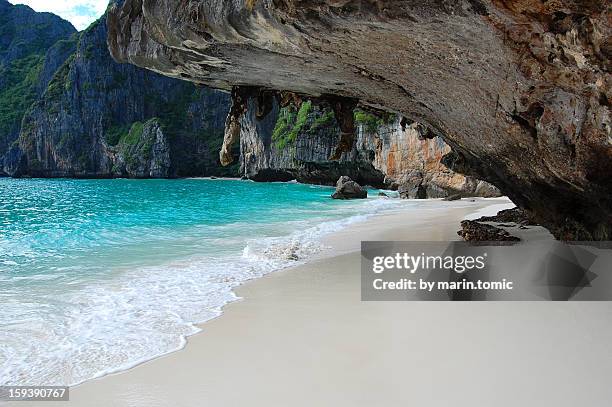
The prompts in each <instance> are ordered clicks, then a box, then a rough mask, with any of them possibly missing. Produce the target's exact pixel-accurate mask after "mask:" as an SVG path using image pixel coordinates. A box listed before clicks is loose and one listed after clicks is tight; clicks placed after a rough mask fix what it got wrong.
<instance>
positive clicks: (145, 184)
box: [0, 179, 405, 385]
mask: <svg viewBox="0 0 612 407" xmlns="http://www.w3.org/2000/svg"><path fill="white" fill-rule="evenodd" d="M331 192H332V189H331V188H327V187H318V186H309V185H301V184H291V183H272V184H256V183H252V182H246V181H235V180H202V179H186V180H37V179H31V180H13V179H0V304H1V306H0V384H20V385H69V384H76V383H80V382H82V381H84V380H87V379H91V378H94V377H99V376H101V375H104V374H106V373H110V372H114V371H118V370H123V369H126V368H129V367H131V366H134V365H136V364H138V363H141V362H143V361H145V360H149V359H152V358H154V357H156V356H159V355H162V354H165V353H168V352H171V351H173V350H177V349H180V348H181V347H182V346H184V344H185V337H186V336H188V335H191V334H194V333H196V332H198V328H197V327H196V326H195V325H194V324H195V323H200V322H204V321H206V320H209V319H211V318H214V317H216V316H218V315H220V313H221V308H222V306H223V305H224V304H226V303H228V302H230V301H233V300H235V299H236V297H235V295H234V293H233V291H232V289H233V288H234V287H236V286H237V285H239V284H241V283H243V282H244V281H247V280H249V279H252V278H257V277H260V276H262V275H264V274H266V273H269V272H272V271H275V270H279V269H282V268H285V267H288V266H292V265H295V264H298V263H300V262H303V261H305V260H307V259H308V258H309V257H311V256H312V255H314V254H316V253H317V252H319V251H320V250H321V249H322V248H323V247H322V245H321V243H320V238H321V237H322V236H323V235H325V234H327V233H330V232H333V231H335V230H338V229H340V228H342V227H344V226H346V225H349V224H351V223H354V222H357V221H360V220H363V219H365V218H366V217H367V216H371V215H372V214H375V213H378V212H381V211H386V210H390V209H393V208H396V207H397V206H398V205H399V204H400V202H399V201H398V200H387V199H380V198H378V197H372V198H369V199H367V200H360V201H334V200H331V199H330V198H329V196H330V194H331ZM372 195H375V191H374V193H372ZM404 205H405V203H404Z"/></svg>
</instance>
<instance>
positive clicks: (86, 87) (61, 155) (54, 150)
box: [3, 13, 237, 178]
mask: <svg viewBox="0 0 612 407" xmlns="http://www.w3.org/2000/svg"><path fill="white" fill-rule="evenodd" d="M34 14H36V13H34ZM60 21H61V20H60ZM39 35H40V37H44V35H43V34H42V33H40V34H39ZM106 35H107V33H106V20H105V18H102V19H100V20H99V21H97V22H96V23H94V24H92V25H91V26H90V27H89V28H88V29H87V30H85V31H84V32H82V33H79V34H74V35H72V36H71V37H67V38H64V39H62V40H61V41H59V42H57V43H56V44H55V45H53V46H51V47H49V49H48V52H47V53H46V57H44V58H43V57H41V58H40V59H41V65H40V66H39V67H38V68H37V69H36V74H37V77H38V80H37V81H36V82H35V83H34V85H33V87H32V88H33V93H34V94H36V95H38V96H37V97H36V98H35V100H34V101H33V103H32V104H30V106H29V107H28V109H27V110H25V112H24V113H23V118H22V121H21V126H20V127H21V128H20V131H19V133H18V134H14V133H6V132H5V133H3V134H4V135H5V138H6V139H7V143H6V144H7V148H6V149H5V158H4V165H3V169H4V172H5V173H7V174H8V175H11V176H33V177H86V178H109V177H131V178H169V177H184V176H207V175H217V176H221V175H227V176H235V175H236V174H237V168H236V167H229V168H224V167H221V166H220V165H219V160H218V150H219V149H220V146H221V143H222V140H223V128H224V122H225V117H226V115H227V111H228V108H229V96H228V95H227V94H226V93H224V92H220V91H215V90H212V89H210V88H205V87H196V86H195V85H192V84H190V83H186V82H183V81H179V80H175V79H170V78H167V77H163V76H161V75H157V74H155V73H153V72H150V71H147V70H144V69H141V68H137V67H134V66H131V65H127V64H118V63H116V62H114V61H113V60H112V58H111V57H110V55H109V52H108V49H107V46H106ZM32 41H34V42H35V40H32ZM17 114H19V112H15V115H17ZM17 135H18V137H17Z"/></svg>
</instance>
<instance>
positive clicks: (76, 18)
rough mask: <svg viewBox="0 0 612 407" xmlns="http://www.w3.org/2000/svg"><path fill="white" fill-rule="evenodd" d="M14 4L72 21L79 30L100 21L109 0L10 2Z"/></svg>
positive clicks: (28, 0) (19, 0) (21, 0)
mask: <svg viewBox="0 0 612 407" xmlns="http://www.w3.org/2000/svg"><path fill="white" fill-rule="evenodd" d="M9 3H13V4H27V5H28V6H30V7H32V8H33V9H34V10H36V11H49V12H51V13H54V14H57V15H58V16H60V17H62V18H63V19H65V20H68V21H70V22H71V23H72V24H73V25H74V26H75V27H76V29H77V30H83V29H85V28H87V26H88V25H89V24H91V23H92V22H94V21H95V20H97V19H98V17H100V16H101V15H102V14H104V11H105V10H106V6H107V5H108V3H109V1H108V0H9Z"/></svg>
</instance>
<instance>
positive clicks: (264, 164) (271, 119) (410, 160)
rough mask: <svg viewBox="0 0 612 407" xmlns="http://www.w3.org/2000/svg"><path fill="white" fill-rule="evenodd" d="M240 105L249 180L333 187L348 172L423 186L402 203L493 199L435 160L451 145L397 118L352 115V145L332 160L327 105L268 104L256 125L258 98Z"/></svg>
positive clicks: (335, 128) (480, 185) (378, 182)
mask: <svg viewBox="0 0 612 407" xmlns="http://www.w3.org/2000/svg"><path fill="white" fill-rule="evenodd" d="M247 105H248V106H247V112H246V113H245V114H244V115H243V116H242V118H241V120H240V128H241V137H240V152H241V155H240V167H241V170H240V173H241V174H243V175H244V176H245V177H247V178H249V179H252V180H255V181H288V180H292V179H296V180H298V181H299V182H303V183H310V184H323V185H335V184H336V181H337V180H338V178H339V177H341V176H343V175H347V176H349V177H351V178H352V179H353V180H355V181H356V182H358V183H359V184H361V185H369V186H373V187H377V188H386V189H394V190H396V189H399V190H400V191H406V190H412V189H414V188H415V187H417V186H421V187H422V190H423V194H421V195H419V196H416V195H414V194H408V193H404V194H402V197H404V198H417V197H418V198H441V197H447V196H449V195H453V194H460V195H461V196H485V197H491V196H499V195H500V192H499V190H498V189H497V188H495V187H493V186H492V185H490V184H488V183H486V182H484V181H479V180H476V179H474V178H472V177H465V176H463V175H461V174H457V173H455V172H453V171H451V170H449V169H448V168H447V167H446V166H444V165H443V164H442V163H441V159H442V157H443V156H444V155H446V154H447V153H449V152H450V147H449V146H448V145H447V144H446V143H444V141H442V139H441V138H440V137H436V136H434V137H432V138H425V137H424V135H426V134H427V133H426V131H425V130H424V129H422V126H420V125H416V124H414V123H413V124H410V125H408V124H406V123H405V121H404V120H403V119H402V118H401V117H400V116H397V115H386V117H376V116H374V115H372V114H370V113H367V112H363V111H360V110H357V111H355V112H354V113H353V114H352V116H353V117H354V118H355V119H354V123H353V125H354V126H355V129H356V131H355V137H354V139H355V140H354V142H353V143H352V144H353V145H352V147H351V148H350V150H349V151H346V152H342V153H341V154H340V157H339V158H338V159H337V160H331V159H330V157H332V156H333V155H334V154H335V153H336V150H337V145H338V141H339V140H341V139H342V133H343V132H342V129H341V127H340V125H339V123H338V121H337V119H336V115H335V113H334V111H333V110H332V108H331V107H330V106H323V105H317V104H315V103H313V102H312V101H309V100H306V101H303V103H302V104H301V106H288V107H285V108H282V109H280V108H279V106H278V104H277V103H275V102H273V103H272V106H271V108H270V110H269V114H268V115H266V116H265V117H264V118H262V119H261V120H260V119H258V117H257V112H258V111H260V110H261V109H259V108H258V100H256V99H254V98H252V99H249V101H248V103H247ZM233 158H234V157H232V159H233ZM415 173H416V174H418V177H413V176H412V175H414V174H415Z"/></svg>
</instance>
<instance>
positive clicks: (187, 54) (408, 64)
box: [108, 0, 612, 240]
mask: <svg viewBox="0 0 612 407" xmlns="http://www.w3.org/2000/svg"><path fill="white" fill-rule="evenodd" d="M610 7H611V6H610V4H609V2H606V1H588V0H584V1H579V0H559V1H539V0H522V1H503V0H486V1H485V0H458V1H447V0H432V1H410V0H408V1H390V0H389V1H386V0H378V1H369V0H301V1H295V0H259V1H257V0H233V1H221V0H204V1H195V0H183V1H178V0H159V1H155V2H153V1H143V0H122V1H118V2H117V3H115V4H114V5H112V7H111V9H110V12H109V19H108V23H109V38H108V43H109V48H110V50H111V53H112V55H113V56H114V58H115V59H116V60H118V61H121V62H131V63H133V64H136V65H138V66H141V67H145V68H148V69H151V70H153V71H156V72H158V73H162V74H165V75H168V76H172V77H175V78H182V79H186V80H188V81H192V82H196V83H200V84H207V85H210V86H213V87H216V88H222V89H226V90H232V89H233V94H234V107H233V108H232V110H231V112H230V117H229V118H228V130H227V131H226V141H227V143H226V144H230V142H232V141H234V142H235V141H236V130H235V128H236V123H237V122H238V121H239V119H240V117H241V116H242V115H243V114H244V113H245V110H244V109H242V105H243V104H244V103H242V102H241V98H240V97H237V96H239V95H240V94H241V93H242V91H241V90H242V89H245V88H248V89H250V91H251V92H252V90H253V89H256V90H257V91H258V92H260V95H261V97H260V98H259V99H260V100H261V101H262V106H263V107H264V108H262V109H261V113H262V115H263V114H265V113H266V109H265V106H267V105H269V103H268V102H266V101H265V100H266V98H268V97H269V94H270V93H271V92H272V93H275V92H277V93H275V97H276V98H277V99H278V100H283V99H285V98H286V94H287V91H290V92H293V94H294V95H298V96H308V97H310V98H318V99H319V100H320V102H321V103H325V104H328V105H329V106H331V107H332V108H333V110H334V112H335V116H336V118H337V119H338V121H339V123H340V124H341V128H342V132H341V135H340V137H339V140H338V148H337V149H336V151H334V153H333V154H332V158H338V157H339V156H340V155H341V154H342V153H344V152H346V151H349V150H350V149H351V148H352V145H353V143H354V139H355V133H354V132H353V131H352V130H354V125H353V123H352V120H351V118H350V117H349V115H348V114H347V112H348V111H351V109H352V108H353V107H355V106H358V107H360V108H363V109H366V110H371V111H385V112H393V113H397V114H400V115H402V116H403V117H405V118H407V120H409V121H414V122H418V123H420V124H422V125H424V126H426V127H427V128H428V129H429V133H430V134H431V135H433V136H440V137H442V138H443V139H444V140H445V142H446V143H447V144H448V145H450V147H451V148H452V150H453V152H452V153H451V154H449V155H448V156H447V157H446V158H445V162H446V163H448V164H449V165H450V166H451V167H452V168H453V169H455V170H457V171H460V172H462V173H464V174H469V175H473V176H477V177H478V178H481V179H485V180H487V181H489V182H491V183H493V184H495V185H496V186H497V187H499V188H500V190H501V191H502V192H503V193H504V194H507V195H508V196H509V197H510V198H511V199H512V200H513V201H514V202H515V203H517V204H518V205H519V206H520V207H522V208H524V209H525V210H526V211H527V212H528V213H529V214H530V215H531V216H532V217H533V218H534V219H535V220H537V221H538V222H540V223H542V224H543V225H545V226H547V227H548V228H549V229H550V230H551V231H552V232H553V234H554V235H555V236H556V237H557V238H560V239H574V240H576V239H583V240H590V239H594V240H602V239H609V238H611V237H612V164H611V163H612V135H611V130H610V128H611V124H610V111H609V103H610V86H611V76H610V61H611V60H612V58H611V55H612V44H611V42H610V37H611V36H610V33H611V26H612V24H611V21H610V18H611V17H610ZM267 95H268V96H267ZM222 158H223V157H222ZM222 161H224V160H222Z"/></svg>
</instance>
